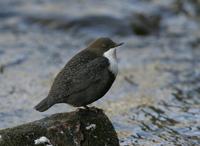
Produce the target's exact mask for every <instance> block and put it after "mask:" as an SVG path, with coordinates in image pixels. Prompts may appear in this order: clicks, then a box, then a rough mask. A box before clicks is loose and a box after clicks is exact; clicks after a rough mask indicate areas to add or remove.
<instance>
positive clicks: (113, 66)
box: [103, 48, 118, 76]
mask: <svg viewBox="0 0 200 146" xmlns="http://www.w3.org/2000/svg"><path fill="white" fill-rule="evenodd" d="M103 56H104V57H106V58H107V59H108V60H109V63H110V65H109V70H110V71H111V72H112V73H113V74H114V75H115V76H116V75H117V73H118V65H117V56H116V49H115V48H114V49H110V50H108V51H107V52H105V53H104V54H103Z"/></svg>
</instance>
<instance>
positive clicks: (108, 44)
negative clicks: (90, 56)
mask: <svg viewBox="0 0 200 146" xmlns="http://www.w3.org/2000/svg"><path fill="white" fill-rule="evenodd" d="M122 44H123V43H115V42H113V41H112V40H111V39H110V38H107V37H102V38H98V39H96V40H95V41H94V42H92V43H91V44H90V45H89V46H88V47H87V50H90V51H92V52H94V53H95V54H97V55H103V54H104V53H105V52H107V51H108V50H110V49H112V48H115V47H118V46H121V45H122Z"/></svg>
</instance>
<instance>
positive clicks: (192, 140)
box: [0, 0, 200, 146]
mask: <svg viewBox="0 0 200 146" xmlns="http://www.w3.org/2000/svg"><path fill="white" fill-rule="evenodd" d="M199 30H200V1H199V0H123V1H122V0H57V1H55V0H28V1H27V0H0V128H7V127H12V126H16V125H18V124H22V123H25V122H30V121H33V120H37V119H40V118H42V117H46V116H48V115H50V114H53V113H57V112H68V111H72V110H75V108H73V107H70V106H68V105H66V104H60V105H57V106H53V107H52V108H51V109H49V110H48V111H47V112H45V113H39V112H37V111H35V110H34V109H33V107H34V106H35V105H36V104H37V103H38V102H39V101H40V100H41V99H43V98H44V97H46V95H47V93H48V91H49V88H50V86H51V83H52V81H53V79H54V77H55V76H56V74H57V73H58V71H59V70H60V69H61V68H62V67H63V66H64V65H65V63H66V62H67V61H68V60H69V59H70V58H71V57H72V56H73V55H74V54H76V53H77V51H79V50H80V49H83V48H85V47H86V46H87V45H88V43H90V42H91V41H92V40H94V39H96V38H98V37H102V36H107V37H111V38H112V39H113V40H114V41H116V42H125V45H123V47H121V48H119V49H118V58H119V71H120V73H119V75H118V77H117V80H116V81H115V83H114V85H113V86H112V89H111V90H110V92H109V93H107V94H106V95H105V96H104V97H103V98H102V99H100V100H98V101H97V102H95V103H94V104H92V105H93V106H97V107H99V108H102V109H104V111H105V113H106V114H107V115H108V116H109V117H110V119H111V121H112V122H113V125H114V127H115V128H116V130H117V133H118V136H119V139H120V143H121V145H122V146H131V145H145V146H149V145H154V146H155V145H158V146H159V145H186V146H187V145H200V114H199V113H200V31H199Z"/></svg>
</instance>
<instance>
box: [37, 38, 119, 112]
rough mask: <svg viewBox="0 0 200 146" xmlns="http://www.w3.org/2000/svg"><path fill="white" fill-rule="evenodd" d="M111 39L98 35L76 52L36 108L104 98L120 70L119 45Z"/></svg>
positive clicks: (41, 108) (40, 108)
mask: <svg viewBox="0 0 200 146" xmlns="http://www.w3.org/2000/svg"><path fill="white" fill-rule="evenodd" d="M122 44H123V43H119V44H117V43H115V42H113V41H112V40H111V39H110V38H98V39H97V40H95V41H94V42H92V43H91V44H90V45H89V46H88V47H87V48H86V49H84V50H82V51H81V52H79V53H78V54H76V55H75V56H74V57H73V58H72V59H71V60H70V61H69V62H68V63H67V64H66V65H65V66H64V68H63V69H62V70H61V71H60V72H59V73H58V74H57V76H56V78H55V80H54V82H53V84H52V86H51V89H50V91H49V94H48V96H47V97H46V98H45V99H43V100H42V101H41V102H40V103H39V104H38V105H36V106H35V109H36V110H38V111H40V112H43V111H46V110H47V109H49V108H50V107H51V106H52V105H54V104H57V103H67V104H70V105H72V106H75V107H80V106H84V107H86V108H88V107H87V105H88V104H90V103H92V102H94V101H96V100H98V99H100V98H101V97H103V96H104V95H105V94H106V92H107V91H108V90H109V89H110V87H111V85H112V84H113V82H114V80H115V78H116V76H117V73H118V66H117V57H116V48H115V47H118V46H121V45H122Z"/></svg>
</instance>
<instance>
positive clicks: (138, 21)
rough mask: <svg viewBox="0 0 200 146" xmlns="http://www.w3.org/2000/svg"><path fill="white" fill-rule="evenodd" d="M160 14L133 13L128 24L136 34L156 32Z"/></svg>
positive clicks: (158, 26)
mask: <svg viewBox="0 0 200 146" xmlns="http://www.w3.org/2000/svg"><path fill="white" fill-rule="evenodd" d="M160 20H161V16H160V15H158V14H145V13H135V14H134V15H133V17H132V19H131V22H130V25H131V28H132V31H133V32H134V33H135V34H136V35H149V34H152V33H157V32H158V31H159V28H160Z"/></svg>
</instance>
